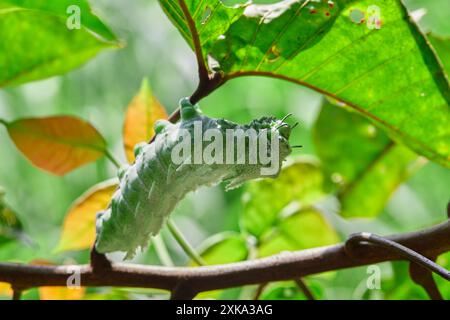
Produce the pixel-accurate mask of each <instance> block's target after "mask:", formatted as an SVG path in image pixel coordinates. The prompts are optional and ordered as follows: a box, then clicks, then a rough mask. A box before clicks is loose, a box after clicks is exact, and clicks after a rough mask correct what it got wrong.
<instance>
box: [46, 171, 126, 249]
mask: <svg viewBox="0 0 450 320" xmlns="http://www.w3.org/2000/svg"><path fill="white" fill-rule="evenodd" d="M117 183H118V181H117V179H112V180H108V181H105V182H103V183H100V184H97V185H96V186H94V187H93V188H91V189H90V190H88V191H87V192H86V193H85V194H84V195H82V196H81V197H80V198H78V199H77V200H76V201H75V202H74V204H73V205H72V207H71V208H70V209H69V211H68V213H67V215H66V218H65V220H64V225H63V230H62V234H61V239H60V241H59V244H58V247H57V248H56V250H55V251H57V252H61V251H67V250H84V249H88V248H90V247H91V246H92V245H93V243H94V241H95V217H96V214H97V213H98V212H99V211H102V210H104V209H106V208H107V207H108V204H109V202H110V201H111V197H112V195H113V193H114V192H115V190H116V189H117Z"/></svg>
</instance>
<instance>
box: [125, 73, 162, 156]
mask: <svg viewBox="0 0 450 320" xmlns="http://www.w3.org/2000/svg"><path fill="white" fill-rule="evenodd" d="M167 118H168V116H167V112H166V110H165V109H164V107H163V106H162V105H161V104H160V103H159V101H158V100H157V99H156V98H155V97H154V96H153V94H152V91H151V89H150V86H149V84H148V81H147V79H144V80H143V82H142V86H141V90H140V92H139V93H138V95H137V96H136V97H134V99H133V100H132V101H131V102H130V104H129V106H128V110H127V114H126V118H125V125H124V129H123V139H124V147H125V153H126V156H127V159H128V162H130V163H132V162H134V146H135V145H136V144H138V143H140V142H143V141H149V140H150V139H151V138H152V137H153V135H154V134H155V131H154V128H153V126H154V124H155V122H156V121H157V120H160V119H167Z"/></svg>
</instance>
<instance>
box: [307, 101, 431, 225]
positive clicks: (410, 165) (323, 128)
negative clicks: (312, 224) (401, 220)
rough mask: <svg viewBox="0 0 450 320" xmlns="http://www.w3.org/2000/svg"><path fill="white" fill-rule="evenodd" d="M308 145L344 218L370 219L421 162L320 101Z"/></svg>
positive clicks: (368, 125) (351, 115)
mask: <svg viewBox="0 0 450 320" xmlns="http://www.w3.org/2000/svg"><path fill="white" fill-rule="evenodd" d="M314 143H315V146H316V150H317V153H318V155H319V157H320V158H321V160H322V162H323V164H322V165H323V168H324V171H325V174H326V175H327V177H330V178H331V179H330V180H331V181H333V182H334V183H335V186H336V187H337V188H336V189H337V191H338V196H339V198H340V200H341V211H340V213H341V215H342V216H344V217H375V216H376V215H378V214H379V213H380V212H381V211H382V210H383V209H384V207H385V206H386V203H387V201H388V200H389V198H390V196H391V195H392V193H393V192H394V191H395V190H396V188H397V187H398V186H399V185H400V184H401V183H402V182H404V181H405V180H406V179H407V178H408V177H409V176H410V175H411V174H412V173H414V172H415V171H416V170H417V169H419V168H420V167H421V165H422V164H423V163H424V161H423V159H420V158H418V157H417V155H416V154H414V152H412V151H411V150H409V149H408V148H406V147H404V146H402V145H398V144H396V143H394V142H392V141H391V140H390V139H389V137H388V136H387V135H386V134H385V133H384V132H382V131H380V130H378V129H377V128H376V127H375V126H374V125H373V124H372V122H370V121H368V120H366V119H364V118H363V117H361V116H360V115H359V114H357V113H355V112H352V110H351V109H349V110H344V109H343V108H341V107H337V106H334V105H332V104H331V103H324V105H323V106H322V110H321V112H320V114H319V117H318V119H317V122H316V124H315V127H314Z"/></svg>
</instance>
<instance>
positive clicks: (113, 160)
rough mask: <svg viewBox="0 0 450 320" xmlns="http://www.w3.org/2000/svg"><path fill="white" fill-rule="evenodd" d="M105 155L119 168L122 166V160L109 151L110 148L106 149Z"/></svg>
mask: <svg viewBox="0 0 450 320" xmlns="http://www.w3.org/2000/svg"><path fill="white" fill-rule="evenodd" d="M105 156H106V157H107V158H108V159H109V161H111V162H112V164H114V166H115V167H116V168H117V169H119V168H120V167H121V164H120V162H119V161H118V160H117V159H116V158H114V156H113V155H112V154H111V153H110V152H109V150H105Z"/></svg>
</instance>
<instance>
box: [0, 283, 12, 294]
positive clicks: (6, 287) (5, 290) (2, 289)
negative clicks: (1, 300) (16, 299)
mask: <svg viewBox="0 0 450 320" xmlns="http://www.w3.org/2000/svg"><path fill="white" fill-rule="evenodd" d="M12 295H13V291H12V289H11V285H10V284H9V283H6V282H0V296H2V297H12Z"/></svg>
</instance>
